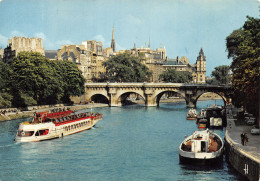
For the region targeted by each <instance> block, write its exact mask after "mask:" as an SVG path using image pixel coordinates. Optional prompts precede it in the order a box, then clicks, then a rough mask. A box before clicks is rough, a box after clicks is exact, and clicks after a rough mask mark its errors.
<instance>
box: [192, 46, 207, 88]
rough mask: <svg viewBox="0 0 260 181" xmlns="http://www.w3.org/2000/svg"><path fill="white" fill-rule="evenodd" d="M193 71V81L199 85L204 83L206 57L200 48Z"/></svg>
mask: <svg viewBox="0 0 260 181" xmlns="http://www.w3.org/2000/svg"><path fill="white" fill-rule="evenodd" d="M194 69H195V71H194V75H193V81H194V82H195V83H199V84H204V83H206V56H205V55H204V52H203V49H202V48H201V49H200V52H199V56H198V57H197V60H196V64H195V65H194Z"/></svg>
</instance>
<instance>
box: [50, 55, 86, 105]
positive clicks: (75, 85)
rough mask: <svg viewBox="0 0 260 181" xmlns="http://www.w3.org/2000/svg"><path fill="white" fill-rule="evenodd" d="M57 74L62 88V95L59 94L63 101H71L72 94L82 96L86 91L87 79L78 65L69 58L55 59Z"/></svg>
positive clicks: (53, 64)
mask: <svg viewBox="0 0 260 181" xmlns="http://www.w3.org/2000/svg"><path fill="white" fill-rule="evenodd" d="M51 65H52V66H53V67H55V75H56V77H57V79H58V82H59V85H60V87H61V88H62V90H61V91H62V92H63V94H62V95H59V97H60V98H61V100H62V102H65V103H70V96H80V95H82V94H84V93H85V89H84V84H85V79H84V77H83V75H82V72H81V71H80V70H79V69H78V67H77V65H76V64H75V63H73V62H70V61H68V60H60V61H53V62H51Z"/></svg>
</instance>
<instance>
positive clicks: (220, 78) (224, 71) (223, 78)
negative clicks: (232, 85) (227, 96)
mask: <svg viewBox="0 0 260 181" xmlns="http://www.w3.org/2000/svg"><path fill="white" fill-rule="evenodd" d="M211 76H213V77H214V78H215V79H216V81H217V82H218V84H228V83H229V82H230V75H229V66H227V65H221V66H218V67H215V70H214V71H212V73H211Z"/></svg>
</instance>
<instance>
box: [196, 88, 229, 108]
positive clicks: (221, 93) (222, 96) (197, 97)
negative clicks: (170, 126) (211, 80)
mask: <svg viewBox="0 0 260 181" xmlns="http://www.w3.org/2000/svg"><path fill="white" fill-rule="evenodd" d="M206 93H214V94H216V95H218V96H219V97H221V99H222V100H223V102H224V106H226V103H227V101H228V98H227V97H226V95H225V94H224V93H223V92H217V91H208V92H202V93H199V94H197V95H196V98H195V102H194V106H195V107H196V105H197V102H198V100H199V98H200V97H201V96H202V95H203V94H206Z"/></svg>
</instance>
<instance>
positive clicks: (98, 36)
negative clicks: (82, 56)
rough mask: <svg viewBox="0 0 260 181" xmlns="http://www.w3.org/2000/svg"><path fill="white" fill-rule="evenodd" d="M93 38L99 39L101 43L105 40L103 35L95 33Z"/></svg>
mask: <svg viewBox="0 0 260 181" xmlns="http://www.w3.org/2000/svg"><path fill="white" fill-rule="evenodd" d="M94 40H96V41H101V42H102V43H103V44H105V42H106V40H105V38H104V37H103V35H96V36H94Z"/></svg>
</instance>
